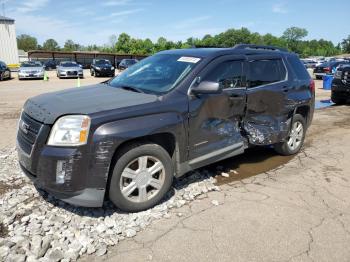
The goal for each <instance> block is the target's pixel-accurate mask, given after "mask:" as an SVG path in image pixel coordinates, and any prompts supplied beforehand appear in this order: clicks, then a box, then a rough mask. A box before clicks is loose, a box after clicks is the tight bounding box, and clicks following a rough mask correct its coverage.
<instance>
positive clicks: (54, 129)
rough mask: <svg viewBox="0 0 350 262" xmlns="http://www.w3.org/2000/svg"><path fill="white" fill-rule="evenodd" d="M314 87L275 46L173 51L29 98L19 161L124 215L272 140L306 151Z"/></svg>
mask: <svg viewBox="0 0 350 262" xmlns="http://www.w3.org/2000/svg"><path fill="white" fill-rule="evenodd" d="M314 89H315V85H314V82H313V80H312V79H311V78H310V76H309V74H308V72H307V71H306V69H305V67H304V66H303V64H302V63H301V62H300V60H299V58H298V56H297V55H296V54H294V53H289V52H287V51H286V50H284V49H278V48H274V47H266V46H255V45H238V46H235V47H234V48H200V49H196V48H193V49H182V50H168V51H163V52H160V53H158V54H156V55H153V56H151V57H148V58H146V59H143V60H142V61H140V62H139V63H137V64H136V65H134V66H132V67H130V68H129V69H128V70H126V71H124V72H123V73H121V74H120V75H118V76H117V77H115V78H113V79H111V80H109V81H108V82H106V83H104V84H97V85H92V86H89V87H82V88H78V89H77V88H74V89H71V90H64V91H60V92H54V93H48V94H42V95H39V96H37V97H34V98H30V99H28V100H27V101H26V103H25V105H24V107H23V112H22V114H21V117H20V122H19V130H18V135H17V145H18V155H19V163H20V165H21V167H22V168H23V170H24V171H25V173H26V174H27V175H28V176H29V177H30V178H31V179H33V180H35V181H36V182H37V183H38V184H39V185H40V187H41V188H43V189H45V190H46V191H48V192H49V193H51V194H53V195H54V196H56V197H58V198H60V199H62V200H63V201H66V202H68V203H71V204H74V205H81V206H89V207H99V206H102V204H103V202H104V199H105V198H109V199H110V200H111V201H112V202H113V203H114V204H115V205H116V206H118V207H119V208H120V209H122V210H125V211H139V210H144V209H147V208H150V207H152V206H154V205H155V204H157V203H158V202H159V201H160V200H161V199H162V198H163V197H164V195H165V194H166V193H167V191H168V190H169V188H170V187H171V184H172V180H173V177H174V176H175V177H180V176H182V175H184V174H185V173H187V172H189V171H190V170H193V169H196V168H200V167H202V166H205V165H208V164H210V163H214V162H216V161H219V160H222V159H226V158H229V157H233V156H236V155H239V154H242V153H244V151H245V149H247V148H248V147H251V146H266V145H272V146H273V147H274V148H275V149H276V151H277V152H278V153H280V154H282V155H292V154H296V153H298V152H299V150H300V149H301V147H302V145H303V142H304V138H305V134H306V130H307V129H308V127H309V125H310V123H311V121H312V118H313V113H314V104H315V93H314V91H315V90H314Z"/></svg>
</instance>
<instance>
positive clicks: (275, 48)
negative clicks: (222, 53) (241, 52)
mask: <svg viewBox="0 0 350 262" xmlns="http://www.w3.org/2000/svg"><path fill="white" fill-rule="evenodd" d="M233 48H234V49H263V50H272V51H281V52H288V50H287V49H285V48H280V47H275V46H268V45H252V44H238V45H235V46H234V47H233Z"/></svg>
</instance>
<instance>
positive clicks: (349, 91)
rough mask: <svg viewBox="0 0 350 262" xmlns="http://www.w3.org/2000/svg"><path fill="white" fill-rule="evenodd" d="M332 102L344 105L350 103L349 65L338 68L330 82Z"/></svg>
mask: <svg viewBox="0 0 350 262" xmlns="http://www.w3.org/2000/svg"><path fill="white" fill-rule="evenodd" d="M332 101H333V102H334V103H335V104H344V103H346V102H347V101H350V64H349V65H343V66H341V67H339V68H338V70H337V72H335V74H334V79H333V82H332Z"/></svg>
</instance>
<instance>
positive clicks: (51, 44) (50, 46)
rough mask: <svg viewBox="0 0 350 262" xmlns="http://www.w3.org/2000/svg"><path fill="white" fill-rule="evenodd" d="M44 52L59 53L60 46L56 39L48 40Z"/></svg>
mask: <svg viewBox="0 0 350 262" xmlns="http://www.w3.org/2000/svg"><path fill="white" fill-rule="evenodd" d="M43 50H47V51H57V50H60V47H59V45H58V43H57V42H56V40H54V39H52V38H51V39H47V40H46V41H45V42H44V44H43Z"/></svg>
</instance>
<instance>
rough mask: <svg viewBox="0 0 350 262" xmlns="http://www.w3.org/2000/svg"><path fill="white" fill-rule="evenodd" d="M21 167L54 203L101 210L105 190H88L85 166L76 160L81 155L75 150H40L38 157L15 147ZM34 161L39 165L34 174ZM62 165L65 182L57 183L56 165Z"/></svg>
mask: <svg viewBox="0 0 350 262" xmlns="http://www.w3.org/2000/svg"><path fill="white" fill-rule="evenodd" d="M17 152H18V159H19V163H20V167H21V169H22V170H23V172H24V173H25V174H26V175H27V177H28V178H30V179H31V180H32V181H33V182H34V183H35V184H36V185H37V186H38V187H39V188H41V189H43V190H44V191H46V192H48V193H49V194H51V195H53V196H54V197H56V198H57V199H60V200H62V201H64V202H67V203H69V204H72V205H76V206H84V207H101V206H102V205H103V201H104V196H105V188H96V187H91V185H89V184H90V183H88V179H87V178H86V176H87V172H86V171H85V172H84V170H86V168H85V164H84V163H82V161H80V160H79V158H80V154H79V153H78V151H77V150H75V149H64V148H50V147H45V148H43V150H42V152H41V154H40V155H39V156H36V157H34V156H31V155H28V154H26V153H25V152H24V151H23V150H22V149H21V147H20V146H19V145H18V143H17ZM34 161H37V162H38V165H37V168H36V173H32V170H33V169H34V166H35V165H33V164H34V163H33V162H34ZM59 161H61V162H62V161H63V162H65V163H66V165H65V171H66V176H65V182H64V183H63V184H62V183H57V179H56V172H57V166H58V164H57V163H58V162H59Z"/></svg>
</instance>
